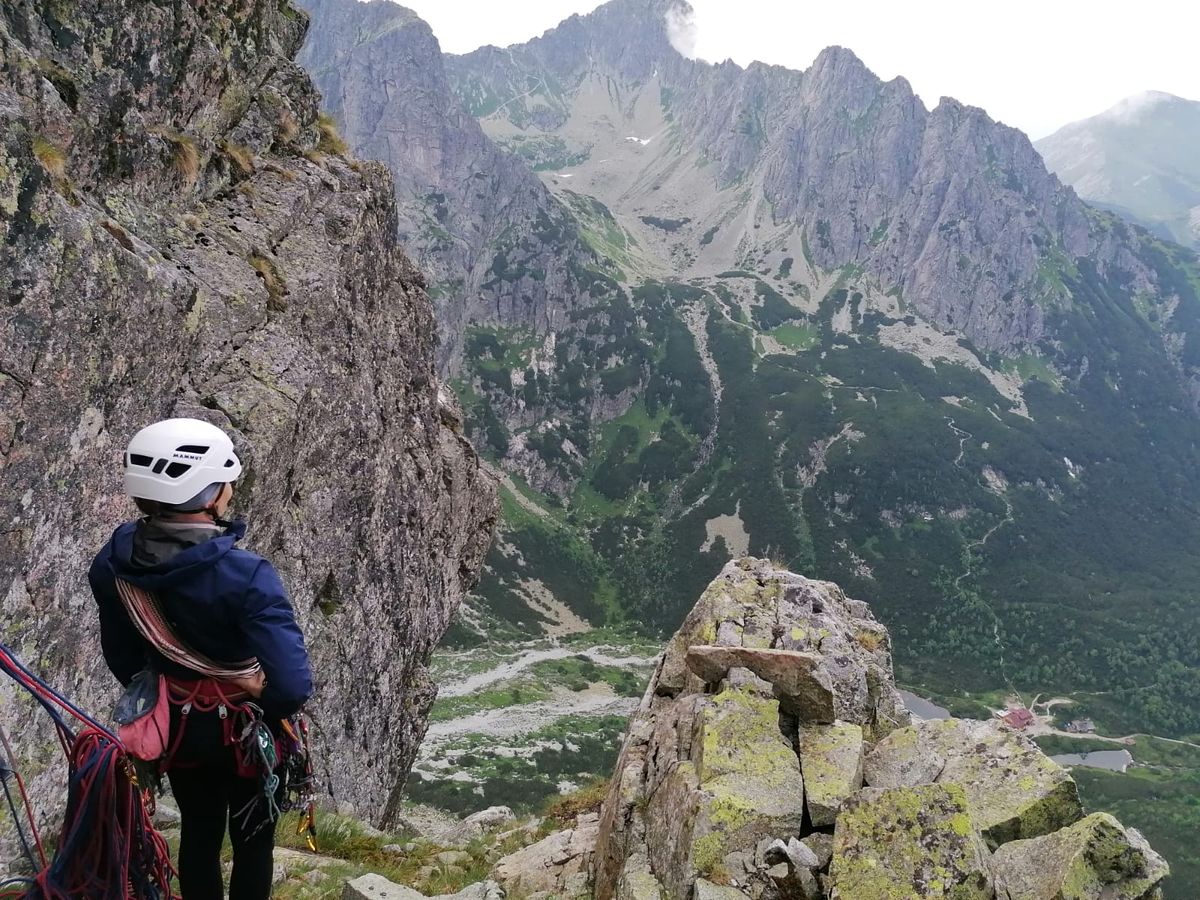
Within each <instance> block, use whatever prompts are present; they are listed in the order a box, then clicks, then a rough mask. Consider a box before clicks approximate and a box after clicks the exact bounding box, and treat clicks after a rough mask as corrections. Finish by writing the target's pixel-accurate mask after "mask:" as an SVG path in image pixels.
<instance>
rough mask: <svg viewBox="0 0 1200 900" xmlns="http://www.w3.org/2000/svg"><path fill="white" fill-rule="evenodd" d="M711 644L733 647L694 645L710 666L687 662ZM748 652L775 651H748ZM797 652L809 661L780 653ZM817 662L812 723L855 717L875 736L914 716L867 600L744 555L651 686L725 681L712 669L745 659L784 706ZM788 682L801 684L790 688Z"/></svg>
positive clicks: (683, 687)
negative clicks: (828, 697)
mask: <svg viewBox="0 0 1200 900" xmlns="http://www.w3.org/2000/svg"><path fill="white" fill-rule="evenodd" d="M714 647H720V648H728V649H730V650H733V651H735V654H734V655H733V656H721V655H718V654H716V653H715V652H714V651H712V650H700V652H699V653H692V654H691V655H692V658H693V662H694V664H696V665H698V666H700V667H701V671H703V672H704V674H703V675H697V674H696V672H695V671H693V669H692V668H691V665H692V663H689V662H688V656H689V653H690V652H691V651H694V650H697V649H698V648H714ZM746 650H762V651H775V653H770V652H767V653H762V654H747V653H745V651H746ZM790 653H798V654H808V655H809V657H810V659H808V660H805V658H804V657H802V656H789V655H781V654H790ZM706 654H707V655H708V657H709V658H708V659H706V660H705V659H703V657H704V656H705V655H706ZM735 659H736V660H738V661H736V662H735V661H734V660H735ZM817 660H819V662H820V665H819V667H817V670H818V671H819V674H817V675H815V676H814V677H815V678H816V679H817V680H818V683H819V687H820V688H821V690H820V692H819V693H818V697H817V699H819V700H820V703H819V704H818V705H817V706H816V707H815V710H818V711H819V710H823V711H820V712H816V713H815V714H817V715H818V716H819V717H818V718H816V719H813V720H812V721H822V720H824V721H833V719H834V718H837V719H841V720H844V721H847V722H853V723H855V724H858V725H862V726H863V728H864V731H865V732H866V733H867V734H868V737H869V738H870V739H871V740H877V739H878V738H880V737H882V736H883V735H885V734H887V733H888V732H889V731H891V730H892V729H893V728H895V727H898V726H900V725H907V724H908V722H909V721H910V720H909V716H908V713H907V712H906V711H905V709H904V704H903V702H902V701H901V699H900V695H899V693H898V692H897V690H896V686H895V682H894V679H893V677H892V661H891V652H890V642H889V639H888V634H887V630H886V629H885V628H884V627H883V626H882V625H880V624H879V622H877V621H876V620H875V619H874V617H872V615H871V612H870V609H869V608H868V607H867V605H866V604H863V603H857V602H855V601H852V600H848V599H847V598H846V596H845V594H843V593H842V591H841V589H840V588H839V587H838V586H837V585H835V584H831V583H830V582H824V581H813V580H811V579H808V578H804V577H803V576H801V575H796V574H794V573H792V572H788V571H786V570H783V569H779V568H776V567H775V566H774V565H772V564H771V563H770V562H768V561H766V560H758V559H751V558H745V559H740V560H735V561H733V562H730V563H729V564H728V565H726V566H725V568H724V569H723V570H722V571H721V574H720V575H718V576H717V578H715V579H714V580H713V582H712V584H710V585H709V587H708V588H707V589H706V590H705V592H704V594H703V595H702V596H701V597H700V600H699V602H697V604H696V606H695V607H694V608H693V609H692V611H691V612H690V613H689V614H688V616H687V618H686V619H685V620H684V622H683V625H681V626H680V628H679V631H677V632H676V633H675V635H674V637H672V639H671V641H670V642H669V643H668V645H667V649H666V652H665V653H664V655H663V662H662V665H661V666H660V669H659V672H658V673H657V674H656V676H655V678H654V680H653V682H652V689H653V692H654V694H657V695H666V696H672V697H673V696H679V695H681V694H688V693H693V694H695V693H702V692H703V691H704V685H705V683H706V681H714V680H719V678H720V676H718V677H717V678H715V679H714V678H712V677H711V676H713V675H714V674H715V670H719V669H720V668H724V669H725V670H726V671H728V670H729V669H730V668H734V667H740V668H746V669H749V670H750V671H752V672H754V674H755V675H757V676H758V677H760V678H762V679H764V680H765V681H768V682H770V683H772V684H773V685H775V686H776V688H777V690H778V691H779V694H778V696H779V699H781V700H782V701H784V707H785V709H786V708H787V707H788V706H789V705H790V702H791V701H789V700H787V699H785V695H786V696H791V697H794V698H803V697H804V696H805V694H804V692H803V691H806V690H808V689H809V688H810V687H811V683H810V680H809V676H808V674H807V672H808V671H810V670H809V669H808V667H810V666H812V665H813V663H814V662H816V661H817ZM726 663H728V664H726ZM756 667H757V668H756ZM777 681H778V684H776V682H777ZM797 682H798V683H797ZM789 684H794V686H793V687H792V688H791V691H790V693H789V690H788V686H789ZM825 688H828V689H829V690H830V691H832V695H833V697H832V699H833V707H834V715H833V716H830V715H828V710H827V707H825V706H823V704H824V703H825V701H824V699H821V697H822V695H823V691H824V689H825ZM802 689H803V690H802Z"/></svg>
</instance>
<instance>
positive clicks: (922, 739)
mask: <svg viewBox="0 0 1200 900" xmlns="http://www.w3.org/2000/svg"><path fill="white" fill-rule="evenodd" d="M926 754H927V755H928V758H929V759H930V761H931V762H932V761H933V760H938V759H943V760H944V761H945V762H944V764H943V765H942V766H941V771H940V772H938V774H937V776H936V778H935V779H933V780H934V781H936V782H937V783H938V784H958V785H961V786H962V788H963V789H964V790H965V791H966V792H967V799H968V801H969V803H970V806H971V817H972V819H973V820H974V821H975V825H976V827H977V828H978V829H979V830H980V831H981V832H982V834H983V836H984V837H985V838H986V839H987V841H988V843H989V844H990V845H991V846H993V847H996V846H999V845H1000V844H1003V843H1005V842H1007V841H1012V840H1017V839H1018V838H1031V837H1037V836H1039V835H1043V834H1048V833H1049V832H1051V831H1055V830H1057V829H1059V828H1062V827H1064V826H1066V825H1070V824H1071V823H1072V822H1075V821H1077V820H1078V819H1079V818H1080V817H1081V816H1082V815H1083V808H1082V807H1081V806H1080V803H1079V793H1078V790H1077V788H1076V786H1075V781H1074V780H1073V779H1072V778H1071V776H1070V774H1069V773H1068V772H1067V771H1066V770H1065V769H1064V768H1063V767H1062V766H1060V765H1058V763H1056V762H1054V761H1053V760H1051V759H1050V758H1049V757H1048V756H1046V755H1045V754H1044V753H1042V752H1041V751H1040V750H1039V749H1038V748H1037V747H1036V746H1034V745H1033V744H1032V743H1031V742H1030V741H1028V740H1027V739H1026V738H1024V737H1022V736H1020V735H1017V734H1015V733H1013V732H1011V731H1009V730H1007V729H1004V728H1001V727H999V726H998V725H997V724H996V723H995V722H976V721H967V720H962V719H939V720H930V721H927V722H920V723H918V724H916V725H913V726H910V727H909V728H905V729H901V730H899V731H895V732H893V733H892V734H890V735H888V737H887V738H885V739H884V740H883V741H880V743H879V744H878V745H877V746H876V747H875V749H874V750H872V752H871V753H870V755H869V757H868V762H867V764H866V770H867V771H868V772H869V773H870V774H871V775H873V776H877V777H878V776H879V775H881V774H882V775H883V777H884V779H885V780H889V781H890V780H892V779H893V777H894V776H895V773H897V772H899V773H901V774H904V773H906V772H907V774H909V775H914V774H917V770H918V769H919V768H920V766H919V764H917V763H914V762H913V760H914V758H916V759H919V758H920V757H922V756H924V755H926ZM932 768H934V766H932V765H931V766H930V769H929V770H927V771H931V770H932ZM867 783H868V784H870V785H871V786H872V787H880V786H888V785H887V784H880V783H877V782H873V781H871V780H870V779H869V778H868V780H867Z"/></svg>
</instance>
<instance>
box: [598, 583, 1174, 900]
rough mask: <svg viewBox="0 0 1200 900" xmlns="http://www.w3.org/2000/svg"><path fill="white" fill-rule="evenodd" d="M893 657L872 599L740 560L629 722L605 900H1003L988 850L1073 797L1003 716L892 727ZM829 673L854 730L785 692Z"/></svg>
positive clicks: (604, 840) (612, 811) (691, 621)
mask: <svg viewBox="0 0 1200 900" xmlns="http://www.w3.org/2000/svg"><path fill="white" fill-rule="evenodd" d="M864 635H869V636H867V637H864ZM887 647H888V638H887V633H886V631H883V630H882V626H880V625H879V624H878V623H876V622H875V621H874V620H873V619H872V618H871V617H870V611H869V610H868V609H867V608H866V606H865V605H864V604H861V603H857V602H855V601H853V600H847V599H846V598H845V597H844V596H843V595H842V593H841V592H840V591H839V590H838V589H837V588H836V587H834V586H833V585H830V584H826V583H822V582H812V581H808V580H807V579H804V578H801V577H800V576H798V575H793V574H791V573H788V572H782V571H780V570H778V569H775V568H774V567H772V566H771V565H770V564H769V563H766V562H762V561H759V560H754V559H743V560H738V561H736V562H733V563H730V564H729V565H727V566H726V567H725V570H724V571H723V572H722V573H721V575H720V576H719V577H718V578H717V579H716V580H715V581H714V582H713V583H712V585H710V586H709V588H708V589H707V590H706V591H705V592H704V594H703V596H702V597H701V598H700V601H699V602H698V603H697V605H696V607H695V609H693V610H692V612H691V613H690V614H689V615H688V617H687V619H686V620H685V622H684V624H683V626H682V627H681V628H680V630H679V631H678V632H677V633H676V634H675V636H674V637H673V638H672V639H671V641H670V643H669V644H668V647H667V651H666V653H665V654H664V656H663V658H662V660H661V662H660V663H659V667H658V671H657V672H656V673H655V675H654V677H653V678H652V679H651V681H650V684H649V686H648V687H647V689H646V693H645V695H644V696H643V697H642V701H641V703H640V705H639V707H638V710H637V712H636V713H635V714H634V716H633V718H632V720H631V721H630V724H629V730H628V732H627V734H626V737H625V743H624V746H622V748H621V753H620V756H619V758H618V760H617V767H616V772H615V774H614V777H613V779H612V782H611V786H610V788H609V792H608V796H607V797H606V798H605V801H604V805H603V808H602V810H601V814H600V823H599V834H598V836H597V841H596V853H595V863H594V866H593V869H592V875H593V883H592V885H591V890H592V892H593V896H594V897H596V898H597V900H611V898H613V897H617V898H619V900H696V898H697V897H701V896H705V897H713V898H720V900H733V898H735V897H751V898H756V900H758V898H762V900H907V898H913V900H916V898H921V900H924V898H937V897H943V898H954V900H993V898H995V900H1010V898H1008V897H1004V896H1001V897H997V895H996V892H995V886H994V881H993V874H992V869H991V868H990V861H991V854H990V848H989V844H990V845H991V846H992V847H994V846H999V845H1003V844H1005V843H1006V842H1008V841H1012V840H1015V839H1017V838H1021V837H1035V836H1037V835H1041V834H1046V833H1048V832H1053V831H1055V829H1059V828H1063V827H1066V826H1071V825H1072V824H1073V823H1075V822H1076V821H1078V820H1079V818H1080V817H1081V815H1082V813H1081V810H1080V807H1079V800H1078V796H1077V794H1076V790H1075V784H1074V782H1073V781H1072V780H1071V779H1070V777H1069V776H1068V775H1067V773H1066V772H1065V771H1064V770H1063V769H1062V768H1061V767H1059V766H1057V765H1055V764H1054V763H1053V762H1051V761H1050V760H1049V758H1048V757H1046V756H1044V755H1043V754H1042V753H1041V751H1039V750H1038V749H1037V747H1036V746H1034V745H1033V744H1032V743H1030V742H1029V741H1027V740H1025V739H1024V738H1021V737H1019V736H1017V735H1014V734H1012V733H1011V732H1007V731H1002V730H1000V729H999V728H998V727H997V726H996V725H995V724H994V723H991V722H962V721H956V720H945V721H930V722H923V723H920V724H919V725H916V726H905V727H898V723H899V722H903V721H904V720H905V717H904V714H903V713H902V712H897V710H896V709H895V704H897V703H898V702H899V701H898V698H897V695H896V688H895V683H894V681H893V680H892V674H891V658H890V655H889V653H888V650H887ZM798 661H799V662H798ZM816 672H822V673H826V674H828V675H829V679H830V680H829V684H830V685H831V688H832V690H831V693H832V696H833V702H834V711H835V712H836V714H837V715H838V716H839V717H840V716H842V715H843V714H846V715H849V716H851V717H853V720H849V719H846V720H838V721H834V722H825V721H819V720H818V721H813V720H805V719H804V718H803V717H801V716H799V715H797V713H796V708H795V707H790V708H789V707H788V705H787V704H786V703H785V702H784V700H783V699H782V698H781V697H780V696H778V695H779V694H780V691H779V684H780V683H785V682H786V681H787V679H789V678H791V679H793V681H792V682H791V683H792V684H795V683H797V679H799V678H807V677H808V676H809V675H811V674H812V673H816ZM796 673H802V674H801V675H797V674H796ZM860 676H861V682H860ZM862 682H865V683H866V684H867V685H868V687H867V688H866V689H865V690H860V688H861V686H862ZM864 780H865V782H866V784H867V787H861V785H862V784H863V783H864ZM830 825H833V833H832V834H830V833H829V830H828V826H830ZM985 834H986V838H985ZM1128 834H1129V837H1128V844H1129V846H1133V847H1139V846H1144V845H1139V844H1137V841H1139V840H1140V837H1139V836H1137V835H1136V833H1133V832H1130V833H1128ZM1055 837H1056V838H1062V839H1063V840H1064V841H1067V839H1068V837H1069V835H1067V834H1066V833H1065V832H1060V833H1059V834H1057V835H1055ZM1150 852H1152V851H1149V850H1148V848H1147V853H1150ZM1146 859H1147V860H1148V862H1147V871H1148V872H1150V873H1153V872H1154V871H1155V869H1154V865H1155V864H1154V863H1153V860H1157V857H1150V856H1147V857H1146ZM1122 871H1128V869H1122ZM1113 896H1114V898H1119V900H1132V897H1134V896H1137V900H1143V898H1142V897H1141V896H1139V895H1130V898H1126V897H1125V895H1116V894H1114V895H1113ZM1152 896H1153V895H1152V894H1151V895H1147V897H1146V898H1145V900H1150V898H1151V897H1152ZM1011 900H1018V898H1011ZM1019 900H1032V898H1029V897H1025V896H1022V897H1020V898H1019ZM1047 900H1049V898H1047ZM1055 900H1057V898H1055ZM1062 900H1066V898H1065V897H1064V898H1062Z"/></svg>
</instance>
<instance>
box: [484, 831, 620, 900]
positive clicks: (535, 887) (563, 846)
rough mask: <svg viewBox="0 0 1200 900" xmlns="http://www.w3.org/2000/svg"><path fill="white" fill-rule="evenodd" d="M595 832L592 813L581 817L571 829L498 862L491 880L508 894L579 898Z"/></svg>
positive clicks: (587, 870) (586, 878)
mask: <svg viewBox="0 0 1200 900" xmlns="http://www.w3.org/2000/svg"><path fill="white" fill-rule="evenodd" d="M598 829H599V817H598V816H597V815H596V814H595V813H591V814H589V815H584V816H580V817H579V818H578V819H577V820H576V822H575V827H574V828H570V829H566V830H563V831H555V832H553V833H552V834H550V835H547V836H546V837H545V838H543V839H542V840H540V841H538V842H537V843H536V844H531V845H530V846H528V847H525V848H523V849H521V850H518V851H516V852H515V853H511V854H509V855H508V856H506V857H504V858H503V859H501V860H500V861H499V862H497V863H496V866H495V868H493V869H492V878H494V879H495V880H496V881H498V882H499V883H500V884H501V885H502V886H503V887H504V889H505V891H507V892H508V893H516V894H520V895H526V894H535V893H541V892H546V893H550V894H554V895H557V896H561V897H564V898H566V897H574V896H581V894H580V893H579V892H580V891H581V890H582V891H586V890H587V882H588V880H589V876H590V872H591V866H592V854H593V852H594V851H595V847H596V833H597V831H598ZM584 895H586V894H584Z"/></svg>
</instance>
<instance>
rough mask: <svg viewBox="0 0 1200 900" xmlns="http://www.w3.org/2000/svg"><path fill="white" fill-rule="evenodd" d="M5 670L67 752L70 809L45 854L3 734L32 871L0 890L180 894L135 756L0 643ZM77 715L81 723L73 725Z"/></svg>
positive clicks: (46, 894)
mask: <svg viewBox="0 0 1200 900" xmlns="http://www.w3.org/2000/svg"><path fill="white" fill-rule="evenodd" d="M0 672H3V673H4V674H6V675H8V676H9V677H10V678H12V679H13V681H15V682H16V683H17V684H18V685H19V686H20V687H22V688H23V689H24V690H26V691H27V692H28V693H29V694H30V695H31V696H32V697H33V698H34V700H36V701H37V702H38V704H39V705H40V706H41V707H42V709H43V710H45V712H46V713H47V715H49V717H50V720H51V722H53V724H54V728H55V732H56V734H57V735H58V739H59V742H60V743H61V744H62V746H63V750H64V752H65V753H66V756H67V765H68V771H69V780H68V787H67V810H66V817H65V819H64V821H63V826H62V833H61V835H60V837H59V841H58V845H57V847H56V848H55V851H54V856H53V858H52V859H51V860H49V861H47V859H46V854H45V850H44V845H43V843H42V840H41V837H40V835H39V834H38V831H37V826H36V817H35V816H34V815H33V810H32V808H31V807H30V804H29V798H28V795H27V794H26V792H25V785H24V782H23V781H22V780H21V778H20V775H19V774H18V773H17V771H16V757H15V754H14V753H13V752H12V748H11V746H10V745H9V743H8V740H7V736H5V737H4V750H5V756H6V759H7V764H6V765H5V766H4V767H3V777H0V781H3V783H4V795H5V797H6V799H7V802H8V803H9V805H10V807H15V801H14V800H13V799H12V795H11V792H10V790H9V783H10V782H15V783H16V785H17V793H18V795H19V796H20V798H21V802H22V804H23V805H24V807H25V817H24V818H25V820H26V821H27V822H28V823H29V835H28V837H26V836H25V835H24V834H23V826H22V825H21V824H20V823H21V817H19V816H18V815H17V813H16V811H15V808H14V809H13V819H14V821H15V822H17V823H18V825H17V831H18V835H19V838H20V843H21V845H22V849H23V851H24V852H25V855H26V858H27V862H28V863H29V865H30V869H31V871H33V872H35V873H36V874H34V875H31V876H28V877H16V878H10V879H8V880H6V881H3V882H0V898H22V900H176V898H175V895H174V894H172V893H171V880H172V878H173V877H174V875H175V872H174V869H173V868H172V866H171V859H170V852H169V850H168V848H167V845H166V842H165V841H164V840H163V838H162V836H161V835H160V834H158V832H156V831H155V830H154V826H153V824H152V823H151V819H150V812H149V809H148V807H147V805H146V801H145V795H144V792H143V791H142V789H141V788H140V787H139V785H138V783H137V777H136V775H135V773H134V768H133V764H132V762H131V761H130V759H129V757H128V756H127V755H126V753H125V750H124V748H123V747H122V746H121V742H120V741H119V740H118V739H117V736H116V735H115V734H113V733H112V732H111V731H109V730H108V729H107V728H105V727H104V726H103V725H102V724H100V723H99V722H97V721H96V720H95V719H93V718H92V717H91V716H89V715H88V714H87V713H85V712H84V711H83V710H81V709H80V708H79V707H77V706H76V705H75V704H73V703H72V702H71V701H70V700H68V699H67V698H66V697H64V696H63V695H62V694H60V693H59V692H57V691H56V690H54V689H53V688H52V687H50V686H49V685H48V684H46V683H45V682H44V681H42V679H40V678H39V677H38V676H37V675H35V674H34V673H33V672H32V671H31V670H30V669H29V668H28V667H27V666H25V665H24V663H22V662H21V661H20V660H19V659H17V657H16V655H15V654H14V653H13V652H12V650H10V649H9V648H8V647H6V646H5V645H4V644H0ZM71 720H74V722H75V723H77V727H78V731H76V730H75V728H73V727H72V721H71Z"/></svg>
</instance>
